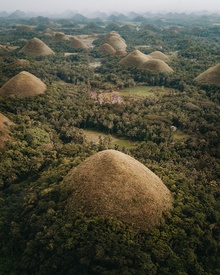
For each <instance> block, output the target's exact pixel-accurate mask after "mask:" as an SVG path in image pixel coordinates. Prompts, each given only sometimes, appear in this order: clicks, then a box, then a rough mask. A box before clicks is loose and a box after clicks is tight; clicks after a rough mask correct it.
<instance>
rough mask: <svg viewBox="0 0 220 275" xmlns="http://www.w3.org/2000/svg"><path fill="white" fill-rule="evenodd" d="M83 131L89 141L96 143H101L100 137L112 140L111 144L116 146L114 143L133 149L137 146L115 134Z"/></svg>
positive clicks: (120, 146)
mask: <svg viewBox="0 0 220 275" xmlns="http://www.w3.org/2000/svg"><path fill="white" fill-rule="evenodd" d="M83 133H84V135H85V137H86V139H87V141H91V142H94V143H99V141H100V139H101V140H104V139H109V140H110V145H112V146H114V145H118V146H119V148H120V149H122V148H123V147H124V148H127V149H132V148H135V146H136V143H135V142H133V141H131V140H128V139H125V138H117V137H115V136H112V135H107V134H104V133H101V132H98V131H95V130H83Z"/></svg>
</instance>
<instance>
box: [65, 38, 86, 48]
mask: <svg viewBox="0 0 220 275" xmlns="http://www.w3.org/2000/svg"><path fill="white" fill-rule="evenodd" d="M70 39H71V41H70V46H71V47H72V48H74V49H83V50H88V49H89V47H88V46H87V45H86V44H85V43H84V42H83V41H82V40H81V39H79V38H76V37H71V38H70Z"/></svg>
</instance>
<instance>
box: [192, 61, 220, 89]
mask: <svg viewBox="0 0 220 275" xmlns="http://www.w3.org/2000/svg"><path fill="white" fill-rule="evenodd" d="M195 80H196V81H197V82H199V83H202V84H211V85H215V86H220V63H218V64H217V65H215V66H213V67H211V68H209V69H208V70H206V71H205V72H203V73H201V74H200V75H199V76H197V77H196V78H195Z"/></svg>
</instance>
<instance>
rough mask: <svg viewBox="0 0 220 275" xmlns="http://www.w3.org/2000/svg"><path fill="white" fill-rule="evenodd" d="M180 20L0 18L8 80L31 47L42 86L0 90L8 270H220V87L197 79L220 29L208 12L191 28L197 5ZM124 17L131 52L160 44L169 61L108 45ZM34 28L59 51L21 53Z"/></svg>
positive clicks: (1, 235)
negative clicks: (133, 62) (160, 65)
mask: <svg viewBox="0 0 220 275" xmlns="http://www.w3.org/2000/svg"><path fill="white" fill-rule="evenodd" d="M78 18H79V16H78ZM193 18H194V17H193ZM214 18H215V20H218V18H217V17H214ZM81 19H82V18H81ZM171 19H172V20H171ZM171 19H169V20H171V21H169V20H168V21H166V22H169V24H170V25H169V26H167V23H164V20H159V21H157V20H155V19H152V20H150V19H149V21H150V22H148V23H147V24H140V23H137V22H136V21H132V25H133V26H134V28H132V29H130V28H122V25H123V23H119V24H108V23H106V24H104V23H103V25H102V28H101V29H99V33H98V34H94V33H93V34H90V33H89V28H86V23H85V22H84V23H80V25H79V26H78V27H77V28H75V27H74V26H73V25H71V26H70V27H68V26H67V25H66V24H65V25H62V21H60V20H57V22H58V23H59V24H56V20H55V19H54V20H55V22H51V21H50V20H48V19H47V20H45V19H44V18H41V17H40V18H37V19H36V20H33V21H31V22H33V24H35V25H33V26H34V29H35V30H37V31H38V32H36V31H35V32H33V33H32V32H31V33H24V32H22V33H16V32H15V31H14V30H15V29H16V28H17V26H15V25H14V24H15V23H16V21H14V19H13V21H12V22H11V21H10V19H8V20H6V21H4V24H3V25H1V32H0V37H1V43H2V48H3V49H4V51H1V52H0V75H1V77H0V84H1V87H2V86H4V84H5V83H6V82H7V81H8V80H9V81H10V79H12V78H13V77H14V76H16V75H18V74H19V73H21V71H23V70H24V68H23V67H22V66H23V65H22V66H21V64H20V65H19V64H18V63H17V61H18V60H22V59H24V58H25V60H26V62H27V67H26V68H25V69H27V70H28V72H29V73H30V74H32V75H34V76H35V77H36V78H37V79H38V80H39V79H40V80H41V81H42V82H43V83H45V84H44V85H46V86H47V89H46V90H44V92H43V93H38V94H37V95H35V96H30V97H29V96H28V97H18V96H14V97H8V96H6V97H4V96H1V97H0V112H1V114H4V117H2V124H1V125H2V128H1V129H0V130H1V132H0V137H2V134H4V133H6V134H8V135H9V136H8V137H9V139H8V140H5V142H4V146H2V147H0V253H1V257H0V273H1V274H192V275H194V274H218V273H219V271H220V266H219V263H220V259H219V249H220V245H219V243H220V229H219V228H220V227H219V225H220V223H219V222H220V215H219V208H220V201H219V194H220V191H219V184H220V182H219V178H220V174H219V171H220V147H219V136H220V119H219V103H220V96H219V88H218V87H216V86H215V85H211V84H209V85H208V84H207V83H202V84H200V83H199V82H197V81H194V79H195V77H196V76H198V75H199V74H201V73H202V72H204V71H205V70H206V69H207V68H210V67H212V66H214V65H215V64H217V63H219V42H220V41H219V40H220V38H219V28H218V26H216V25H215V26H213V25H210V24H209V23H206V24H205V23H204V20H203V21H201V24H202V29H201V30H200V31H199V32H198V31H196V32H195V29H194V27H195V26H194V25H195V23H193V24H192V25H189V24H188V25H185V24H186V22H189V17H187V20H185V19H184V20H183V21H181V22H182V24H181V25H180V24H177V23H174V22H175V20H174V18H173V17H172V16H171ZM203 19H204V18H203ZM135 20H143V18H136V19H135ZM144 20H145V19H144ZM24 21H25V20H24ZM34 22H35V23H34ZM37 22H40V23H41V25H38V24H39V23H37ZM196 22H198V21H196ZM20 23H21V22H20ZM26 23H27V22H26ZM42 23H44V25H42ZM23 24H25V22H23ZM45 24H47V27H46V26H45ZM136 24H138V25H136ZM173 25H174V26H173ZM48 26H50V28H52V31H53V33H64V35H65V37H69V36H76V37H78V35H82V34H83V36H80V37H82V38H83V41H85V42H86V43H88V44H89V45H90V46H91V47H89V49H88V50H87V51H83V50H81V49H77V50H76V49H73V48H71V47H70V44H69V43H70V42H71V41H70V40H65V41H59V42H56V43H54V42H53V41H52V37H49V36H44V30H45V29H46V28H48ZM116 27H117V31H118V32H119V34H120V36H121V39H124V41H126V45H127V48H126V51H127V52H129V53H132V52H133V51H134V50H135V49H136V47H138V49H140V52H142V54H143V55H141V56H148V55H150V54H151V53H154V52H157V56H158V57H159V53H158V51H160V52H161V53H163V54H164V55H166V56H169V59H170V60H169V63H168V64H169V66H170V67H172V69H173V70H174V72H173V73H172V74H168V75H166V74H162V73H151V72H149V71H144V70H139V69H136V68H134V67H132V68H130V67H126V66H121V65H120V64H119V61H120V60H122V58H123V57H121V56H117V55H114V56H108V55H106V54H103V53H102V52H101V51H100V50H99V47H100V45H103V43H105V39H106V35H108V33H109V31H111V28H116ZM197 30H198V29H197ZM36 34H37V35H38V37H39V38H40V39H42V41H43V42H44V43H45V44H47V45H48V46H50V48H51V49H52V50H53V51H54V52H56V55H48V56H41V57H32V56H28V55H25V54H24V53H20V52H19V50H20V49H21V47H23V46H24V44H26V43H27V41H29V40H30V39H31V38H33V37H32V36H34V37H35V36H36ZM94 39H95V40H94ZM121 39H120V40H121ZM24 40H25V41H24ZM121 41H123V40H121ZM136 53H138V52H136ZM161 53H160V56H163V55H161ZM137 55H138V56H139V57H140V54H137ZM151 60H152V59H151ZM166 62H168V61H166ZM25 76H27V74H25ZM31 79H32V80H33V77H31ZM28 81H29V80H28ZM39 83H41V82H37V83H36V85H34V87H35V88H37V89H39V88H40V85H38V84H39ZM29 84H30V82H26V85H24V86H23V88H22V91H23V92H24V91H27V93H30V92H31V91H32V89H29V87H31V86H30V85H29ZM43 87H45V86H43ZM15 91H16V89H15V85H13V86H11V88H10V93H11V92H13V93H14V92H15ZM10 121H12V122H13V127H9V126H10V125H9V124H11V122H10ZM2 132H3V133H2ZM106 152H107V155H106ZM110 152H111V153H110ZM149 170H150V171H151V172H149ZM155 175H157V176H155ZM147 179H148V180H147ZM159 179H160V180H159ZM158 180H159V183H158ZM67 186H68V188H67ZM165 186H166V187H165ZM111 187H112V188H111ZM149 190H150V191H151V192H150V191H149ZM168 190H169V191H168ZM163 194H165V196H164V195H163ZM164 198H167V199H168V200H167V201H166V202H167V203H168V204H166V203H165V204H164V200H163V199H164ZM170 198H172V207H171V203H170ZM161 200H162V201H161ZM161 205H162V206H161ZM160 206H161V207H160ZM163 206H164V207H165V208H166V209H167V208H168V209H170V211H162V208H163ZM107 208H108V210H109V209H110V208H111V209H110V210H111V211H106V209H107ZM147 209H148V210H152V211H153V210H154V211H153V212H151V214H150V216H149V215H148V214H149V213H147ZM113 210H114V211H113ZM157 217H161V219H160V221H162V222H160V223H157V222H155V219H156V218H157ZM138 222H140V226H137V223H138ZM152 222H154V225H153V226H149V224H151V225H152ZM143 224H144V225H145V226H141V225H143ZM146 224H147V225H148V226H146Z"/></svg>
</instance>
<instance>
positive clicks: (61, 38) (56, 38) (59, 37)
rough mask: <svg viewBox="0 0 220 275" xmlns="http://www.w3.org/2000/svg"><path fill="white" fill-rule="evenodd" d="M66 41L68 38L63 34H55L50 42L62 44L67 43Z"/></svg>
mask: <svg viewBox="0 0 220 275" xmlns="http://www.w3.org/2000/svg"><path fill="white" fill-rule="evenodd" d="M67 40H69V38H68V37H67V36H66V35H65V33H63V32H56V33H55V35H54V37H53V38H52V40H51V41H52V42H54V43H57V42H63V41H67Z"/></svg>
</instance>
